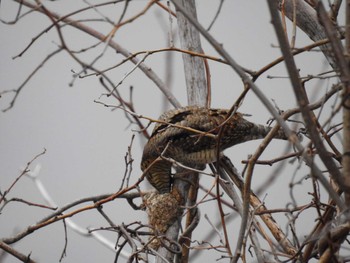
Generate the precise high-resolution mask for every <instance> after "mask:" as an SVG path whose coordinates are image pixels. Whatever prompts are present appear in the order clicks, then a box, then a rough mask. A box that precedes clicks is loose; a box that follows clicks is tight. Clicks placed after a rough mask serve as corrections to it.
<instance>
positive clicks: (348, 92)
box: [342, 0, 350, 208]
mask: <svg viewBox="0 0 350 263" xmlns="http://www.w3.org/2000/svg"><path fill="white" fill-rule="evenodd" d="M345 12H346V25H345V29H346V31H345V45H346V46H345V53H346V55H347V56H346V57H347V58H349V54H350V0H347V1H346V11H345ZM347 61H348V64H347V66H349V59H348V60H347ZM343 125H344V126H343V129H344V130H343V138H344V139H343V159H342V164H343V175H344V179H345V184H346V185H347V186H348V187H349V186H350V83H349V82H345V83H344V91H343ZM345 201H346V205H347V207H348V208H349V207H350V193H349V192H348V191H347V192H346V193H345Z"/></svg>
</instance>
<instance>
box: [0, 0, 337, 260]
mask: <svg viewBox="0 0 350 263" xmlns="http://www.w3.org/2000/svg"><path fill="white" fill-rule="evenodd" d="M92 2H94V3H97V2H103V1H92ZM145 3H146V1H131V3H130V7H129V9H128V12H127V17H130V16H132V15H133V14H135V13H137V12H139V11H140V10H142V9H143V7H144V6H145ZM45 4H47V6H48V7H49V8H51V9H52V10H55V11H57V12H59V13H60V14H62V15H63V14H66V13H68V12H69V11H71V10H76V9H78V7H84V6H86V3H84V2H83V1H55V2H52V3H51V2H47V3H46V2H45ZM218 5H219V1H212V0H209V1H204V0H201V1H198V2H197V6H198V16H199V21H200V22H201V23H202V24H203V25H204V26H205V27H207V26H208V25H209V24H210V22H211V21H212V19H213V17H214V15H215V12H216V10H217V8H218ZM122 8H123V5H122V4H119V5H117V4H116V5H112V6H109V7H108V8H101V9H100V11H101V13H103V14H104V15H105V16H108V17H109V18H110V19H112V20H113V21H117V20H118V17H119V15H120V14H121V12H122ZM25 10H27V9H26V8H23V11H25ZM0 12H1V18H2V19H3V20H5V21H11V20H12V19H13V18H14V17H15V16H16V12H17V4H15V3H13V2H12V1H2V3H1V10H0ZM79 17H80V18H81V17H85V18H90V17H94V18H96V17H100V15H99V14H98V13H96V12H94V11H88V12H86V13H84V14H83V15H79ZM49 24H50V21H49V20H48V18H46V17H44V16H43V15H41V14H36V13H33V14H29V15H27V16H25V17H24V18H23V19H21V20H20V21H19V22H18V23H16V24H15V25H4V24H0V35H1V36H2V37H1V41H0V57H1V59H0V83H1V86H0V91H3V90H9V89H16V88H18V87H19V86H20V85H21V84H22V83H23V81H24V80H25V79H26V78H27V77H28V75H29V74H31V72H32V71H33V69H34V68H35V67H36V66H37V65H38V64H39V63H40V62H41V61H42V60H43V59H44V58H45V57H46V56H47V54H49V53H50V52H52V51H53V50H55V49H56V48H57V45H58V43H59V41H58V38H57V32H56V31H55V30H51V31H50V32H48V33H47V34H45V35H43V36H42V37H41V38H40V39H39V40H38V41H36V42H35V43H34V44H33V45H32V46H31V48H30V49H29V50H28V51H27V52H26V53H25V54H24V55H23V56H22V57H20V58H16V59H12V57H14V56H16V55H17V54H19V52H21V51H22V50H23V49H24V48H25V47H26V46H27V45H28V44H29V43H30V41H31V39H32V38H33V37H34V36H36V35H37V34H38V33H39V32H41V31H42V30H43V29H44V28H46V27H47V26H48V25H49ZM87 25H89V26H91V27H93V28H94V29H96V30H99V31H101V32H102V33H104V34H106V33H108V32H109V30H111V27H110V26H109V25H107V24H104V23H100V22H90V23H87ZM173 28H174V29H175V30H176V25H175V24H174V25H173ZM168 29H169V21H168V15H167V13H165V12H164V11H163V10H161V9H160V8H157V7H156V6H154V7H152V8H151V9H150V10H149V11H148V12H147V14H146V15H145V16H143V17H141V18H140V19H138V20H136V21H135V22H133V23H131V24H129V25H127V26H125V27H123V28H121V29H120V30H119V31H118V32H117V33H116V36H115V38H114V40H115V41H116V42H117V43H119V44H120V45H122V46H123V47H124V48H126V49H128V50H129V51H130V52H136V51H140V50H153V49H158V48H164V47H166V46H167V34H168V32H167V30H168ZM63 32H64V34H65V39H66V40H67V44H68V46H69V47H71V48H72V49H73V50H80V49H82V48H84V47H88V46H90V45H92V44H94V43H97V40H96V39H93V38H92V37H90V36H87V35H86V34H84V33H81V32H78V31H77V30H75V29H71V28H69V27H68V26H66V27H65V28H64V31H63ZM210 32H211V33H212V34H213V36H214V37H216V38H217V40H218V41H219V42H220V43H222V44H223V46H224V47H225V48H226V49H227V50H228V51H229V52H230V54H231V55H232V57H233V58H234V59H235V60H236V61H237V62H238V63H240V64H241V65H242V66H244V67H245V68H248V69H251V70H258V69H260V68H261V67H263V66H264V65H266V64H268V63H269V62H270V61H272V60H273V59H275V58H277V57H278V56H279V55H280V52H279V49H278V48H276V47H274V46H272V45H277V44H276V43H277V42H276V38H275V36H274V31H273V28H272V25H271V24H270V17H269V12H268V10H267V4H266V3H265V1H253V0H251V1H225V2H224V5H223V9H222V11H221V13H220V16H219V18H218V20H217V21H216V23H215V24H214V26H213V28H212V30H211V31H210ZM307 43H311V41H310V40H308V38H307V37H305V36H304V35H303V33H302V32H300V31H298V33H297V46H303V45H305V44H307ZM178 45H179V44H178V43H177V42H176V46H178ZM203 47H204V50H205V52H206V53H207V54H209V55H213V56H217V54H216V53H215V52H214V50H213V49H212V48H211V47H210V46H209V45H208V44H207V42H205V41H203ZM103 48H104V46H100V47H98V48H97V49H96V50H95V51H92V52H88V53H86V54H83V55H82V56H81V58H82V59H83V60H84V61H85V62H86V63H90V62H91V61H92V60H93V59H94V58H95V57H96V56H97V55H98V54H99V52H101V50H102V49H103ZM172 56H173V65H172V71H171V72H172V74H173V82H172V83H171V87H172V90H173V93H174V94H175V96H176V97H177V99H178V100H179V101H180V102H181V104H183V105H186V103H187V99H186V90H185V84H184V77H183V66H182V60H181V55H180V54H179V53H172ZM165 58H166V55H165V54H155V55H152V56H151V57H150V58H147V60H146V61H145V63H146V64H147V65H149V66H150V67H151V68H152V69H153V70H154V71H155V72H156V73H157V74H158V75H159V77H161V78H162V79H163V80H164V77H165V76H164V75H165ZM122 59H123V57H122V56H121V55H120V54H116V53H115V52H113V51H111V50H108V51H107V52H106V53H105V55H104V56H103V58H101V59H100V60H99V62H98V63H97V65H98V66H99V68H101V69H103V68H107V67H109V66H112V65H115V64H116V63H118V62H120V61H121V60H122ZM296 60H297V63H298V66H299V67H300V70H301V75H303V74H312V73H316V72H319V71H320V70H322V69H326V68H327V66H326V65H325V62H324V59H323V58H321V56H320V55H319V54H317V53H316V54H315V53H308V54H305V55H301V56H299V57H297V59H296ZM209 65H210V70H211V80H212V90H213V91H212V106H213V107H218V108H229V107H230V106H231V105H232V103H233V102H234V101H235V100H236V98H237V96H238V95H239V94H240V92H241V91H242V89H243V85H242V83H241V81H240V79H239V78H238V77H237V75H236V74H235V73H234V72H233V71H232V70H231V69H230V68H229V67H228V66H226V65H224V64H219V63H216V62H212V61H209ZM132 68H133V64H131V63H125V64H124V65H123V66H121V67H119V68H117V69H114V70H111V71H110V72H109V73H108V76H109V77H110V78H111V79H112V80H113V81H114V82H115V83H118V82H119V81H120V80H121V79H122V78H123V77H124V75H125V74H126V73H127V72H129V71H130V70H131V69H132ZM80 70H81V68H80V67H79V65H78V64H77V63H76V62H75V61H73V60H72V59H71V58H70V56H69V55H68V54H67V53H65V52H61V53H60V54H58V55H57V56H55V57H54V58H53V59H51V60H50V61H49V62H48V63H47V64H45V66H44V67H43V68H42V69H40V71H39V72H38V73H37V74H36V75H35V76H34V77H33V78H32V79H31V80H30V81H29V82H28V83H27V85H26V86H25V87H24V88H23V90H22V91H21V93H20V95H19V97H18V99H17V100H16V103H15V105H14V107H13V108H12V109H11V110H9V111H7V112H6V113H2V112H1V113H0V127H1V128H0V130H1V132H0V149H1V150H0V167H1V173H0V189H1V191H4V190H5V189H7V188H8V187H9V186H10V185H11V183H12V182H13V181H14V180H15V178H16V177H17V176H18V175H19V174H20V169H21V168H23V167H25V165H26V163H27V162H28V161H30V160H31V159H32V158H33V157H34V156H35V155H37V154H39V153H40V152H42V151H43V149H44V148H45V149H46V150H47V151H46V154H45V155H43V156H41V157H40V158H38V159H37V160H36V161H35V162H34V163H33V165H32V166H31V168H34V167H35V166H36V165H40V166H41V170H40V174H39V178H40V179H41V181H42V183H43V184H44V185H45V187H46V189H47V190H48V191H49V193H50V195H51V197H52V198H53V199H54V201H55V202H56V203H57V204H58V205H59V206H62V205H64V204H67V203H69V202H71V201H73V200H76V199H79V198H83V197H86V196H93V195H98V194H103V193H112V192H115V191H116V190H117V189H118V188H119V186H120V183H121V178H122V176H123V174H124V170H125V164H124V156H125V154H126V152H127V147H128V145H129V144H130V141H131V137H132V135H133V134H135V135H136V138H135V141H134V144H133V148H132V157H133V158H134V163H133V171H132V176H131V179H132V182H136V180H137V178H138V177H139V176H140V175H141V172H140V169H139V163H140V159H141V153H142V148H141V147H142V145H143V144H144V143H145V141H144V140H143V139H142V138H141V136H139V133H138V132H137V131H136V130H137V127H136V126H130V125H129V123H128V121H127V120H126V118H125V117H124V113H123V112H122V111H121V110H115V111H111V109H109V108H106V107H103V106H102V105H100V104H97V103H94V100H101V101H103V102H106V103H110V104H117V102H115V101H113V99H111V98H106V96H102V97H101V94H104V93H105V90H103V88H102V87H101V85H100V84H99V81H98V78H97V77H95V76H91V77H86V78H82V79H80V78H77V79H75V80H74V84H73V86H70V85H69V84H70V83H71V82H72V80H73V73H72V72H79V71H80ZM268 75H273V76H282V77H284V76H286V73H285V71H284V65H283V64H281V65H279V66H276V67H275V68H273V69H272V70H271V71H269V72H268ZM257 84H258V86H259V87H260V88H261V89H262V90H263V91H264V93H265V94H266V96H267V97H268V98H270V99H274V100H275V102H276V104H277V105H278V106H279V107H280V108H281V109H288V108H291V107H294V106H295V105H296V102H295V99H294V95H293V94H292V89H291V87H290V83H289V80H288V79H283V78H275V79H269V78H267V75H264V76H262V77H260V79H259V80H258V81H257ZM131 85H132V86H133V87H134V93H133V98H134V103H135V107H136V111H137V112H138V113H142V114H144V115H147V116H149V117H152V118H156V117H158V116H159V115H160V114H161V113H162V110H163V109H162V105H163V96H162V94H161V92H160V91H159V90H158V89H157V87H156V86H155V85H154V83H153V82H152V81H150V80H149V79H148V78H147V77H146V76H145V75H144V74H143V73H142V72H141V71H140V70H136V71H135V72H133V73H132V74H131V75H130V76H128V77H127V78H126V79H125V80H124V81H123V83H122V85H121V86H120V87H119V91H120V92H121V93H122V94H124V95H125V96H126V97H127V94H128V93H129V87H130V86H131ZM314 85H315V87H316V86H317V83H315V84H314ZM328 85H330V84H328ZM312 86H313V85H310V90H311V91H312V89H313V88H312ZM322 88H327V87H322ZM314 89H315V88H314ZM323 94H324V91H322V92H320V93H318V92H315V99H316V98H317V97H320V96H322V95H323ZM11 98H12V95H11V94H5V95H3V96H2V97H1V98H0V108H1V109H4V108H6V107H7V106H8V104H9V101H10V99H11ZM326 110H328V109H326ZM240 111H243V112H245V113H248V114H251V115H252V117H250V120H251V121H254V122H258V123H262V124H264V123H266V121H267V120H268V119H269V118H270V114H269V113H268V111H267V110H266V109H265V107H264V106H263V105H262V104H261V103H260V102H259V100H258V99H257V98H256V97H255V96H254V94H253V93H250V94H248V95H247V97H246V99H245V100H244V103H243V105H242V107H241V108H240ZM145 124H146V122H145ZM258 144H259V142H249V143H246V144H243V145H238V146H236V147H234V148H233V149H230V150H228V151H227V155H228V156H229V157H230V158H231V159H232V161H233V163H234V164H235V165H236V167H237V168H238V169H239V170H242V168H243V165H242V164H241V160H244V159H246V158H247V156H248V154H252V153H253V152H254V150H255V149H256V147H257V145H258ZM287 147H288V143H287V142H273V143H272V145H271V148H270V149H269V151H266V152H265V153H264V155H263V157H262V158H263V159H265V158H267V159H268V158H273V157H276V156H278V155H279V154H280V153H282V152H283V151H284V150H285V149H286V148H287ZM288 151H291V149H289V150H288ZM296 164H297V162H296V163H295V164H294V165H290V168H289V170H287V171H289V172H288V173H286V178H282V177H279V178H277V180H276V182H275V183H274V187H271V188H269V189H268V194H267V193H266V192H264V193H262V195H261V196H262V197H264V198H265V200H266V203H267V205H268V207H271V208H276V207H281V206H282V207H283V206H284V205H285V204H286V203H287V202H288V200H290V196H289V194H288V191H289V190H288V183H286V180H287V181H288V182H289V181H290V180H291V176H292V175H293V173H294V172H295V176H296V177H297V178H302V177H303V176H305V175H306V173H307V170H303V169H301V170H296V167H297V165H296ZM256 169H258V171H257V173H256V175H259V177H260V178H259V177H257V176H255V177H254V182H253V186H254V187H257V186H259V185H260V184H261V183H262V182H264V181H265V179H266V178H267V177H268V176H269V175H270V174H271V173H272V172H273V170H274V167H262V166H258V167H257V168H256ZM287 176H288V177H287ZM203 182H204V184H206V186H207V187H209V186H210V185H211V183H212V180H211V179H206V178H204V179H203ZM308 187H309V186H308ZM141 188H142V189H147V188H148V186H147V184H146V183H145V182H144V183H142V184H141ZM296 189H297V191H300V192H297V195H298V196H300V197H301V199H302V198H306V200H305V201H304V202H302V203H307V202H308V201H309V200H311V197H310V196H308V195H307V191H308V190H307V189H303V187H302V186H300V187H298V188H296ZM8 197H18V198H23V199H25V200H28V201H31V202H35V203H44V202H45V201H44V200H43V198H42V196H41V195H40V193H39V192H38V190H37V189H36V187H35V185H34V184H33V181H32V180H30V179H29V178H27V177H25V178H22V179H21V180H20V181H19V182H18V183H17V184H16V185H15V187H14V189H13V190H12V191H11V193H10V194H9V196H8ZM104 208H105V209H106V211H107V212H108V214H109V215H110V217H111V218H112V219H113V221H114V222H115V223H116V224H121V223H122V222H125V223H128V222H132V221H135V220H141V219H142V220H145V222H146V218H145V213H144V212H135V211H133V210H132V209H131V208H130V207H129V206H128V205H127V203H126V202H125V201H124V200H117V201H114V202H111V203H109V204H107V205H106V206H105V207H104ZM202 210H204V211H205V212H203V214H204V213H207V214H209V216H210V218H211V220H213V221H214V222H215V221H216V220H217V218H218V217H217V216H216V215H217V214H218V210H217V205H216V203H215V202H209V203H208V204H205V205H203V208H202ZM227 210H228V209H227ZM227 212H230V211H227ZM48 213H50V212H49V211H48V210H45V209H42V208H37V207H28V206H27V205H24V204H21V203H12V204H9V205H8V206H7V207H5V209H4V210H3V211H2V214H1V215H0V236H1V237H5V236H6V237H8V236H11V235H12V234H14V233H16V232H17V231H20V230H22V229H24V228H25V227H26V226H28V225H29V224H34V223H35V222H37V221H38V220H40V219H41V218H43V217H44V216H45V215H47V214H48ZM73 220H74V221H75V222H76V223H78V224H79V225H81V226H82V227H100V226H107V225H108V224H107V222H106V221H105V220H104V219H103V218H102V217H101V216H100V215H98V214H97V212H95V211H90V212H86V213H82V214H80V215H79V216H76V217H74V218H73ZM280 220H281V222H282V223H283V224H285V223H286V221H287V219H286V218H285V217H284V216H283V215H281V216H280ZM304 222H306V223H305V224H307V223H310V224H311V223H312V222H308V221H307V217H306V218H305V221H304ZM238 225H239V220H235V221H233V222H231V223H230V229H231V230H232V232H233V233H236V231H237V226H238ZM235 226H236V229H235ZM283 226H284V225H283ZM208 228H210V226H209V224H208V222H206V221H205V220H204V219H203V218H202V219H201V223H200V227H199V230H196V231H195V232H194V235H196V234H198V238H197V239H198V240H200V238H201V237H202V236H203V235H202V234H201V233H203V232H205V231H206V230H207V229H208ZM102 234H104V235H105V236H107V237H108V238H110V240H111V241H112V242H115V240H116V233H113V232H112V233H108V232H103V233H102ZM298 234H300V235H302V234H303V231H302V230H300V232H298ZM233 236H234V235H233ZM233 236H232V238H234V237H233ZM63 246H64V228H63V224H62V222H59V223H55V224H53V225H51V226H49V227H46V228H44V229H41V230H39V231H36V232H35V233H33V234H32V235H30V236H28V237H26V238H24V239H23V240H22V241H20V242H18V243H16V244H15V245H14V247H15V248H16V249H18V250H19V251H20V252H22V253H25V254H29V253H32V258H33V259H35V260H38V262H58V260H59V258H60V254H61V252H62V249H63ZM203 255H205V258H206V259H207V260H209V261H212V262H213V261H214V260H215V259H217V258H218V257H220V254H219V253H215V252H212V253H209V252H208V253H207V254H206V253H204V252H203ZM113 259H114V253H113V251H110V250H108V249H106V248H105V247H103V246H102V245H101V244H100V243H98V242H97V241H95V240H93V239H89V238H84V237H82V236H80V235H78V234H76V233H74V232H73V231H71V230H68V247H67V256H66V258H65V259H64V260H63V262H112V261H113ZM209 261H207V262H209ZM5 262H17V260H15V259H14V258H13V257H12V256H7V257H6V259H5ZM120 262H122V261H120Z"/></svg>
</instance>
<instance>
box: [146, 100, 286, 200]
mask: <svg viewBox="0 0 350 263" xmlns="http://www.w3.org/2000/svg"><path fill="white" fill-rule="evenodd" d="M228 113H229V110H225V109H208V108H203V107H198V106H187V107H183V108H178V109H174V110H170V111H168V112H165V113H164V114H163V115H161V116H160V117H159V120H160V122H159V123H157V124H156V126H155V127H154V129H153V132H152V135H151V137H150V139H149V140H148V142H147V144H146V145H145V147H144V151H143V156H142V161H141V169H142V171H146V169H147V171H146V178H147V179H148V181H149V182H150V183H151V185H153V186H154V187H155V188H156V189H157V190H158V191H159V192H160V193H167V192H169V191H170V188H171V180H172V177H171V166H172V163H171V162H169V161H167V160H164V159H162V158H159V159H158V160H157V158H158V157H159V156H161V155H163V156H164V157H167V158H172V159H174V160H175V161H176V162H180V163H182V164H183V165H186V166H189V167H192V168H195V169H200V170H203V169H204V168H205V165H206V164H208V163H211V162H215V161H216V154H217V147H218V145H219V147H220V152H222V151H223V150H225V149H227V148H229V147H231V146H233V145H236V144H239V143H242V142H246V141H250V140H255V139H260V138H264V137H265V136H266V135H267V134H268V132H269V131H270V130H271V128H270V127H266V126H263V125H259V124H255V123H252V122H249V121H247V120H246V119H244V118H243V115H242V114H241V113H234V114H233V115H232V116H228ZM228 117H229V118H228ZM225 121H226V122H225ZM224 122H225V124H224ZM223 124H224V127H223V131H222V136H221V137H220V143H219V144H218V137H217V136H216V135H218V132H219V130H220V127H221V126H223ZM189 128H190V129H189ZM275 138H277V139H282V140H287V137H286V135H285V134H284V132H283V130H279V131H278V133H277V134H276V135H275Z"/></svg>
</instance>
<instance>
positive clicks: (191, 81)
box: [157, 0, 207, 262]
mask: <svg viewBox="0 0 350 263" xmlns="http://www.w3.org/2000/svg"><path fill="white" fill-rule="evenodd" d="M174 1H176V2H177V3H178V4H180V5H182V6H183V7H184V8H185V10H186V11H187V12H188V13H190V14H191V15H192V17H194V18H197V11H196V4H195V0H174ZM176 16H177V23H178V31H179V37H180V43H181V48H182V49H184V50H190V51H194V52H197V53H202V47H201V42H200V35H199V32H198V30H197V29H196V28H195V27H194V26H192V24H191V23H190V22H189V21H188V20H187V19H186V17H185V16H184V15H183V14H182V13H181V12H180V11H179V10H176ZM182 58H183V61H184V73H185V79H186V88H187V98H188V104H189V105H199V106H205V105H206V100H207V89H206V77H205V76H206V75H205V67H204V61H203V59H202V58H199V57H194V56H190V55H187V54H183V55H182ZM182 172H185V173H186V175H184V176H185V177H186V181H184V180H175V182H174V186H173V188H174V189H175V192H176V193H177V194H178V195H179V196H181V200H182V205H187V206H189V207H191V206H193V205H194V204H195V203H196V200H197V187H196V186H198V174H197V173H193V172H191V173H189V172H188V171H184V170H180V169H178V170H177V177H181V173H182ZM188 181H190V182H192V183H191V184H190V183H188ZM193 186H194V187H193ZM193 214H194V213H192V212H190V213H188V216H187V219H186V225H188V224H190V223H191V221H192V216H193ZM180 224H181V216H180V217H179V219H178V220H177V221H176V222H175V223H174V224H173V225H172V226H171V227H170V228H169V229H168V231H167V233H166V235H167V238H168V239H169V240H173V241H175V242H177V240H178V235H179V230H180ZM185 228H186V227H185ZM190 239H191V234H188V235H187V236H186V239H182V240H183V241H182V244H181V243H180V245H182V254H180V255H179V256H178V257H177V258H176V262H188V255H189V250H188V249H187V247H188V245H189V244H187V245H186V243H187V242H188V241H189V240H190ZM180 242H181V241H180ZM158 252H159V253H160V255H162V256H163V257H165V258H166V259H167V260H169V261H170V262H174V254H173V253H171V252H170V251H168V250H166V249H165V248H160V249H159V251H158ZM157 262H163V260H162V259H161V257H158V258H157Z"/></svg>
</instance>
